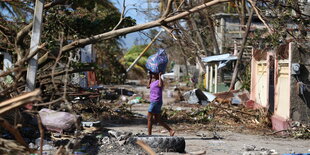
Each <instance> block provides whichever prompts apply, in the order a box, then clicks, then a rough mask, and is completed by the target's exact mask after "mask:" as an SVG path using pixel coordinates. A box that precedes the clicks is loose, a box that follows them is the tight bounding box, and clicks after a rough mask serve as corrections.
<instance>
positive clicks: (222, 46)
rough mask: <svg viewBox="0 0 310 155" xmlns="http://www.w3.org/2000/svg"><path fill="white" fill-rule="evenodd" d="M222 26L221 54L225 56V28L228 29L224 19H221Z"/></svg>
mask: <svg viewBox="0 0 310 155" xmlns="http://www.w3.org/2000/svg"><path fill="white" fill-rule="evenodd" d="M220 24H221V26H220V30H221V34H220V46H219V48H220V54H223V52H224V46H225V28H226V22H225V20H224V18H221V23H220Z"/></svg>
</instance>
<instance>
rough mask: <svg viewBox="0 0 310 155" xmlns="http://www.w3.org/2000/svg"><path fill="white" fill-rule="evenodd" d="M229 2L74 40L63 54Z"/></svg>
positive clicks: (224, 0)
mask: <svg viewBox="0 0 310 155" xmlns="http://www.w3.org/2000/svg"><path fill="white" fill-rule="evenodd" d="M228 1H229V0H213V1H210V2H207V3H204V4H202V5H199V6H196V7H194V8H192V9H189V10H187V11H184V12H182V13H180V14H177V15H174V16H171V17H168V18H165V19H163V18H160V19H158V20H155V21H152V22H148V23H145V24H140V25H136V26H131V27H126V28H122V29H117V30H114V31H109V32H105V33H102V34H98V35H95V36H92V37H89V38H84V39H79V40H76V41H74V42H72V43H70V44H68V45H66V46H64V47H63V48H62V51H63V52H67V51H70V50H73V49H75V48H78V47H84V46H85V45H88V44H92V43H96V42H98V41H100V40H105V39H110V38H113V37H116V36H120V35H125V34H128V33H132V32H137V31H141V30H145V29H149V28H153V27H157V26H161V25H162V24H163V23H170V22H173V21H176V20H179V19H181V18H184V17H185V16H188V15H189V14H191V13H194V12H197V11H199V10H202V9H205V8H207V7H210V6H213V5H216V4H219V3H223V2H228Z"/></svg>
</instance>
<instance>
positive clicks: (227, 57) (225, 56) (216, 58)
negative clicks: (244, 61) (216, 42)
mask: <svg viewBox="0 0 310 155" xmlns="http://www.w3.org/2000/svg"><path fill="white" fill-rule="evenodd" d="M230 60H237V56H235V55H231V54H222V55H214V56H208V57H204V58H202V62H205V63H208V62H218V61H230Z"/></svg>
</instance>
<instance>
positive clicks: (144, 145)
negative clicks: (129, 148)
mask: <svg viewBox="0 0 310 155" xmlns="http://www.w3.org/2000/svg"><path fill="white" fill-rule="evenodd" d="M136 143H137V144H138V145H140V146H141V147H142V148H143V149H144V150H145V151H146V152H147V153H149V154H150V155H156V153H155V152H154V151H153V150H152V148H151V147H150V146H149V145H147V144H146V143H144V142H143V141H141V140H138V141H137V142H136Z"/></svg>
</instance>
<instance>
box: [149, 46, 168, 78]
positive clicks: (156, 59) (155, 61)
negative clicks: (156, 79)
mask: <svg viewBox="0 0 310 155" xmlns="http://www.w3.org/2000/svg"><path fill="white" fill-rule="evenodd" d="M167 63H168V56H167V54H166V52H165V50H164V49H159V50H158V51H157V52H156V53H155V54H153V55H151V56H150V57H149V58H148V59H147V61H146V68H147V69H148V70H149V71H150V72H152V73H155V74H157V73H160V72H161V73H165V71H166V67H167Z"/></svg>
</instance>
